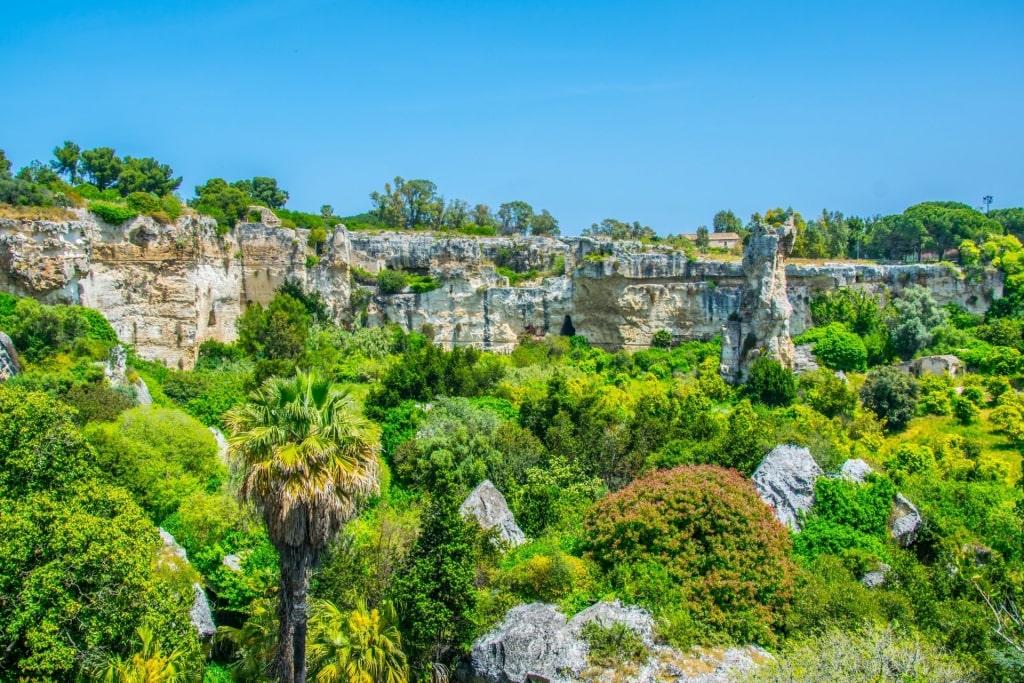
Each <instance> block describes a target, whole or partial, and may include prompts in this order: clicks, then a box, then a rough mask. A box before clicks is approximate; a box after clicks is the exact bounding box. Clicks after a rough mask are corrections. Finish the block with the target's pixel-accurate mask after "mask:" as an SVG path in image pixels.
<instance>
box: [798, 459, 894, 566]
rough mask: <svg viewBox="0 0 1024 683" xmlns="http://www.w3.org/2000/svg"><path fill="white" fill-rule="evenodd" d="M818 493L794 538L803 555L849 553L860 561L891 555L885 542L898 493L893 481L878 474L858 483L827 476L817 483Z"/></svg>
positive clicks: (848, 555)
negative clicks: (865, 556)
mask: <svg viewBox="0 0 1024 683" xmlns="http://www.w3.org/2000/svg"><path fill="white" fill-rule="evenodd" d="M814 493H815V502H814V507H813V508H811V512H810V514H809V515H808V516H807V518H806V520H805V524H804V528H803V530H802V531H801V532H800V533H799V534H797V535H796V537H795V538H794V550H795V551H796V553H797V554H798V555H799V556H801V557H803V558H805V559H807V560H814V559H815V558H816V557H818V556H819V555H821V554H822V553H828V554H830V555H845V556H847V557H849V558H851V560H852V561H854V562H857V563H863V562H864V559H863V557H864V555H867V556H868V557H869V558H871V559H872V560H874V561H876V562H877V561H879V560H886V559H889V554H888V551H887V550H886V548H885V542H886V539H887V535H888V524H889V513H890V511H891V509H892V499H893V496H894V495H895V494H896V487H895V486H894V485H893V483H892V482H891V481H889V480H888V479H886V478H884V477H877V478H875V479H873V480H871V481H870V482H868V483H866V484H858V483H855V482H849V481H846V480H843V479H828V478H824V477H823V478H820V479H818V481H817V483H816V484H815V487H814ZM858 568H859V569H862V570H866V569H870V568H873V567H870V566H869V567H858Z"/></svg>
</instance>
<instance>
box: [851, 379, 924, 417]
mask: <svg viewBox="0 0 1024 683" xmlns="http://www.w3.org/2000/svg"><path fill="white" fill-rule="evenodd" d="M918 391H919V389H918V385H917V382H916V381H915V380H914V378H913V377H911V376H910V375H908V374H907V373H905V372H901V371H900V370H899V369H898V368H895V367H892V366H885V367H881V368H875V369H874V370H872V371H871V372H869V373H868V376H867V379H866V380H865V381H864V385H863V386H862V387H861V389H860V400H861V401H862V402H863V403H864V407H865V408H867V409H868V410H870V411H871V412H873V413H874V414H875V415H876V416H878V418H879V419H882V420H885V428H886V429H887V430H888V431H891V432H899V431H903V430H904V429H905V428H906V426H907V423H909V422H910V419H911V418H912V417H913V416H914V412H915V411H916V409H917V395H918Z"/></svg>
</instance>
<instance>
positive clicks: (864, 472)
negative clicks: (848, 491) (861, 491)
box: [839, 458, 874, 484]
mask: <svg viewBox="0 0 1024 683" xmlns="http://www.w3.org/2000/svg"><path fill="white" fill-rule="evenodd" d="M872 472H874V470H873V469H871V465H869V464H867V463H866V462H864V461H863V460H861V459H860V458H853V459H850V460H847V461H846V462H844V463H843V466H842V467H841V468H839V476H840V477H841V478H843V479H845V480H847V481H852V482H854V483H857V484H863V483H864V482H866V481H867V479H868V475H869V474H871V473H872Z"/></svg>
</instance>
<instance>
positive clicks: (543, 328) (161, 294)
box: [0, 212, 1002, 375]
mask: <svg viewBox="0 0 1024 683" xmlns="http://www.w3.org/2000/svg"><path fill="white" fill-rule="evenodd" d="M268 220H269V219H268ZM307 238H308V231H305V230H301V229H300V230H291V229H286V228H275V227H270V226H267V225H264V224H259V223H243V224H239V225H237V226H236V227H235V228H234V229H233V230H231V231H230V232H229V233H227V234H225V235H218V234H217V230H216V225H215V224H214V222H213V221H211V220H210V219H207V218H201V217H199V216H196V215H194V214H193V215H185V216H183V217H181V218H180V219H179V220H178V221H177V222H176V223H175V224H174V225H161V224H159V223H156V222H155V221H153V220H152V219H150V218H146V217H140V218H137V219H134V220H132V221H128V222H126V223H124V224H123V225H118V226H112V225H108V224H106V223H103V222H102V221H100V220H98V219H97V218H96V217H95V216H93V215H92V214H88V213H85V212H79V218H78V219H77V220H72V221H65V222H51V221H30V220H12V219H0V290H3V291H7V292H11V293H13V294H18V295H21V296H32V297H34V298H37V299H39V300H41V301H43V302H46V303H57V302H63V303H81V304H83V305H86V306H90V307H93V308H96V309H98V310H99V311H101V312H102V313H103V314H104V316H106V318H107V319H108V320H109V321H110V323H111V325H112V326H113V328H114V330H115V331H116V332H117V335H118V337H119V338H120V339H121V341H122V342H124V343H127V344H133V345H134V347H135V350H136V352H137V353H139V355H140V356H142V357H143V358H147V359H151V360H158V361H163V362H165V363H166V364H167V365H169V366H172V367H185V368H187V367H191V365H192V364H193V363H194V361H195V357H196V354H197V352H198V349H199V345H200V344H202V342H204V341H206V340H207V339H215V340H218V341H223V342H230V341H233V340H234V339H235V336H236V329H235V324H236V321H237V319H238V316H239V315H241V313H242V312H243V311H244V310H245V307H246V306H248V305H249V304H250V303H253V302H258V303H262V304H266V303H267V302H268V301H269V300H270V298H271V297H272V296H273V293H274V290H275V288H277V287H278V286H279V285H280V284H281V283H282V282H283V281H284V280H285V278H288V277H292V278H295V279H297V280H298V281H299V282H300V283H301V284H302V285H303V286H304V287H306V288H308V289H312V290H315V291H317V292H320V293H321V294H322V295H323V297H324V299H325V301H326V302H327V305H328V308H329V310H330V312H331V313H332V315H334V317H335V318H336V319H337V320H339V321H342V322H344V321H346V320H350V319H351V317H352V316H353V315H354V313H353V311H352V310H351V296H350V295H351V293H352V291H353V289H358V288H360V287H362V285H359V284H358V283H356V284H353V282H352V277H351V272H352V269H353V268H359V269H360V270H362V271H367V272H368V273H370V274H371V275H372V274H374V273H376V272H378V271H379V270H380V269H381V268H400V269H403V270H406V271H408V272H412V273H418V274H423V275H426V274H429V275H431V276H433V277H434V278H436V279H437V280H438V281H439V282H440V287H439V288H438V289H435V290H433V291H430V292H426V293H422V294H416V293H405V294H396V295H391V296H382V295H380V294H379V293H377V292H376V290H375V289H374V288H373V287H367V289H368V292H367V293H368V294H369V297H370V298H369V302H368V304H367V305H366V308H365V317H366V320H367V322H368V324H371V325H376V324H382V323H385V322H393V323H397V324H399V325H401V326H402V327H403V328H405V329H406V330H419V329H421V328H422V327H423V326H424V325H430V326H431V327H432V328H433V332H434V340H435V343H437V344H439V345H441V346H443V347H446V348H452V347H455V346H465V345H472V346H477V347H480V348H485V349H490V350H493V351H499V352H502V351H510V350H511V349H512V348H514V346H515V344H516V343H517V340H518V339H519V338H520V337H521V336H523V335H524V334H525V335H544V334H562V333H564V334H580V335H583V336H585V337H587V339H588V340H589V341H590V343H591V344H593V345H595V346H599V347H602V348H604V349H607V350H611V351H614V350H618V349H629V350H635V349H641V348H646V347H647V346H648V345H649V344H650V342H651V339H652V338H653V336H654V333H655V332H657V331H659V330H667V331H668V332H669V333H670V334H671V335H672V337H673V339H675V340H676V341H685V340H691V339H710V338H712V337H714V336H715V335H718V334H721V332H722V329H723V327H727V326H728V325H731V324H732V322H735V323H736V324H737V326H738V328H739V329H738V331H735V330H734V334H732V335H731V336H730V335H726V337H727V338H726V342H727V346H728V348H729V349H730V353H731V354H733V356H735V357H736V359H735V360H734V361H730V362H729V363H727V364H726V365H727V369H728V371H729V372H730V373H732V374H734V375H735V374H736V372H740V373H742V368H743V365H744V363H746V362H748V361H750V360H752V359H753V355H756V354H759V353H767V354H768V355H771V356H777V357H779V358H780V359H782V360H783V361H785V362H787V363H788V358H789V347H788V346H787V344H786V343H785V337H786V335H785V334H784V332H786V325H787V323H786V308H787V304H786V301H785V300H786V299H787V298H788V302H789V303H788V306H789V309H790V315H789V322H788V331H789V332H790V333H792V334H799V333H800V332H801V331H803V329H805V328H806V327H807V326H808V325H809V323H810V312H809V304H810V301H811V299H812V298H813V297H814V296H815V295H816V294H817V293H819V292H823V291H829V290H832V289H835V288H838V287H854V288H859V289H862V290H864V291H867V292H869V293H871V294H873V295H882V294H884V293H885V292H887V291H893V292H899V291H900V290H901V289H902V288H904V287H907V286H911V285H915V284H921V285H926V286H928V288H929V289H930V290H931V291H932V293H933V295H934V296H935V298H936V301H938V302H939V303H940V304H946V303H958V304H960V305H963V306H965V307H966V308H967V309H968V310H970V311H973V312H980V311H983V310H985V308H986V306H987V304H988V303H989V301H990V300H991V298H992V297H993V296H999V295H1000V294H1001V291H1002V283H1001V280H1000V279H999V277H998V275H996V274H989V275H986V276H984V277H983V278H981V279H980V280H978V279H971V280H967V279H966V278H963V277H962V276H961V275H960V274H959V273H958V272H957V271H956V270H955V269H950V268H948V267H945V266H922V265H914V266H871V265H862V264H857V265H853V264H828V265H824V266H808V265H797V264H789V265H785V264H784V263H783V259H784V256H785V254H786V253H787V250H788V240H789V238H788V237H786V235H780V234H779V231H778V230H774V231H773V230H769V229H766V230H765V231H764V234H763V235H761V236H759V238H758V239H757V240H753V241H752V246H751V249H750V250H749V251H750V258H749V259H745V261H744V263H743V264H740V263H734V262H715V261H691V260H689V259H688V258H687V257H686V256H685V254H683V253H681V252H677V251H673V250H672V249H671V248H668V247H659V246H657V245H655V246H650V245H642V244H639V243H631V242H619V243H611V242H607V241H603V240H601V239H597V238H591V237H580V238H566V239H563V240H559V239H553V238H547V237H515V238H510V237H493V238H474V237H467V236H450V235H444V234H440V233H421V232H404V233H398V232H376V233H374V232H349V231H348V230H346V229H345V228H344V227H341V226H339V227H338V228H336V229H335V230H333V231H332V232H331V233H330V234H329V235H328V238H327V241H326V242H325V243H324V245H323V246H322V248H321V250H320V253H319V254H318V260H317V259H308V258H307V257H308V256H309V255H310V254H309V253H308V252H309V248H308V247H307V246H306V242H307ZM755 256H756V258H755ZM498 266H505V267H509V268H512V269H514V270H516V271H519V272H525V271H529V270H535V271H537V272H538V276H537V277H536V278H535V279H533V280H531V281H528V282H526V283H524V284H523V285H522V286H519V287H510V286H509V281H508V279H507V278H505V277H504V276H502V275H500V274H499V273H498V272H497V267H498ZM356 313H357V314H359V315H362V314H363V313H364V311H358V312H356ZM730 321H731V322H730ZM748 338H749V339H751V340H752V341H750V342H748V341H747V339H748ZM730 357H731V356H730ZM725 360H728V358H726V359H725ZM733 366H735V368H738V370H735V369H732V368H733Z"/></svg>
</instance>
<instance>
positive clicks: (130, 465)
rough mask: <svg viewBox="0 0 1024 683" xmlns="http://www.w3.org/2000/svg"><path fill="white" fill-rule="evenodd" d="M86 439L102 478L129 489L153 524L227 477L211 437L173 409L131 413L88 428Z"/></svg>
mask: <svg viewBox="0 0 1024 683" xmlns="http://www.w3.org/2000/svg"><path fill="white" fill-rule="evenodd" d="M86 437H87V438H88V439H89V442H90V443H91V444H92V446H93V447H94V448H95V449H96V462H97V464H98V465H99V467H100V469H101V470H102V471H103V476H104V477H106V478H107V479H108V480H109V481H110V482H111V483H113V484H116V485H119V486H123V487H124V488H126V489H128V490H129V491H130V492H131V493H132V495H133V496H135V499H136V500H137V501H138V503H139V505H140V506H141V507H142V508H143V509H144V510H145V511H146V512H147V513H148V514H149V515H150V518H151V519H152V520H153V521H154V522H156V523H160V522H162V521H163V520H164V518H165V517H167V516H168V515H170V514H171V513H172V512H174V511H175V510H177V509H178V506H179V505H180V504H181V502H182V501H183V500H185V499H186V498H187V497H188V496H189V495H190V494H192V493H194V492H196V491H202V490H216V489H217V487H218V485H219V483H220V482H221V481H222V480H224V479H225V478H226V476H227V472H226V470H225V468H224V466H223V465H221V464H220V462H219V461H218V459H217V442H216V441H215V440H214V438H213V435H212V434H210V432H209V431H208V430H207V429H206V427H204V426H203V425H202V424H200V423H199V422H197V421H196V420H194V419H193V418H191V417H189V416H188V415H185V414H184V413H181V412H179V411H177V410H170V409H167V408H155V407H152V406H146V407H141V408H133V409H132V410H128V411H126V412H124V413H122V414H121V416H120V417H119V418H118V419H117V421H116V422H114V423H106V424H96V425H89V426H88V427H87V428H86Z"/></svg>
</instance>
